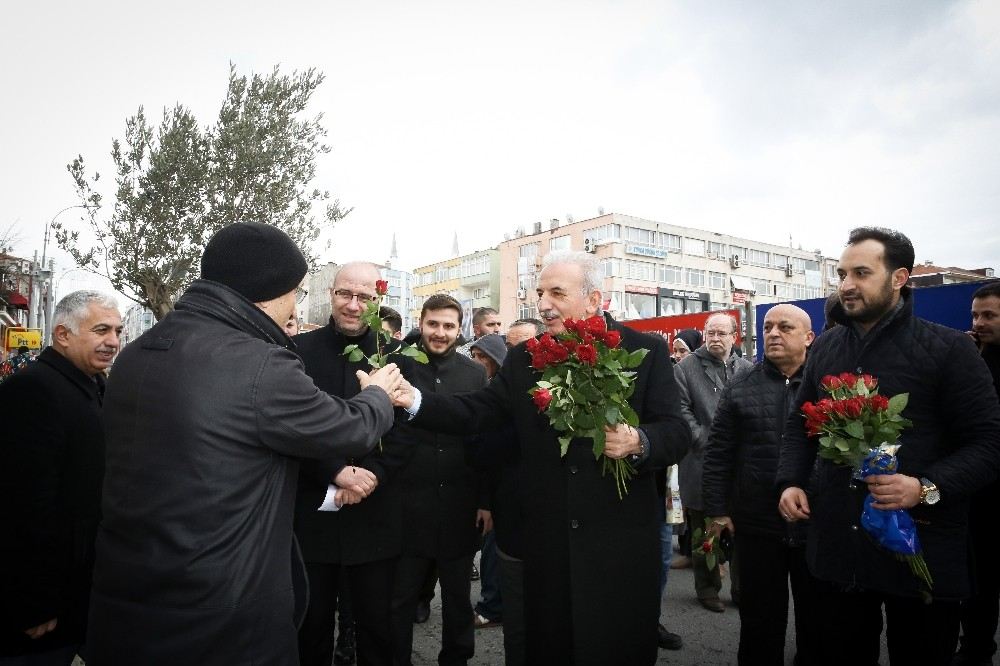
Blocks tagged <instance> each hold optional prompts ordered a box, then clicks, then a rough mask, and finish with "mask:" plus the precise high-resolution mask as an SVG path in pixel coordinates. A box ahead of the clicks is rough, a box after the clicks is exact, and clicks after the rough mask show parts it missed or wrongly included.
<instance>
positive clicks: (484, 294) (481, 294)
mask: <svg viewBox="0 0 1000 666" xmlns="http://www.w3.org/2000/svg"><path fill="white" fill-rule="evenodd" d="M489 296H490V290H489V289H487V288H486V287H479V288H478V289H473V290H472V298H474V299H477V300H478V299H480V298H489Z"/></svg>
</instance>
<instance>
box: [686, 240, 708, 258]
mask: <svg viewBox="0 0 1000 666" xmlns="http://www.w3.org/2000/svg"><path fill="white" fill-rule="evenodd" d="M684 254H690V255H694V256H696V257H704V256H705V241H703V240H701V239H700V238H685V239H684Z"/></svg>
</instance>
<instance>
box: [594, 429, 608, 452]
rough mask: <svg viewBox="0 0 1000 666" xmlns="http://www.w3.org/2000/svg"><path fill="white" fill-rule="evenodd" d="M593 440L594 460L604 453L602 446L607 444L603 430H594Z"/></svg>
mask: <svg viewBox="0 0 1000 666" xmlns="http://www.w3.org/2000/svg"><path fill="white" fill-rule="evenodd" d="M593 438H594V458H595V459H597V458H600V457H601V454H602V453H604V445H605V443H607V435H606V434H605V433H604V431H603V430H595V431H594V434H593Z"/></svg>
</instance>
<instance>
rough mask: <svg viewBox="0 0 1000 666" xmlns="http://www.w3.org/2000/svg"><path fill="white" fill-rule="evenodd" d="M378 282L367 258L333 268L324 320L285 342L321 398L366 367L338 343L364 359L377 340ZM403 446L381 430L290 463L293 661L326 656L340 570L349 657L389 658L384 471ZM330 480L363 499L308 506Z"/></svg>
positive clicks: (340, 391)
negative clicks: (352, 649) (304, 585)
mask: <svg viewBox="0 0 1000 666" xmlns="http://www.w3.org/2000/svg"><path fill="white" fill-rule="evenodd" d="M379 279H380V275H379V272H378V269H377V268H376V267H375V266H374V265H373V264H370V263H350V264H345V265H343V266H341V267H340V269H339V270H338V271H337V275H336V277H335V278H334V280H333V285H332V287H331V289H330V297H331V301H332V303H331V305H332V314H331V316H330V323H329V324H327V325H326V326H324V327H322V328H319V329H316V330H315V331H310V332H308V333H303V334H301V335H299V336H297V337H296V338H295V345H296V352H298V355H299V356H300V357H301V358H302V362H303V364H304V365H305V370H306V374H307V375H309V376H310V377H311V378H312V380H313V381H314V382H315V383H316V386H317V387H318V388H319V389H320V390H321V391H324V392H326V393H327V394H329V395H332V396H337V397H338V398H344V399H348V398H351V397H353V396H355V395H357V393H358V391H359V390H360V386H359V384H358V380H357V378H356V377H355V373H356V372H357V371H358V370H363V369H367V368H368V363H367V361H365V360H363V359H362V360H361V361H358V362H352V361H349V360H348V358H347V356H345V355H344V349H345V348H347V347H348V346H349V345H354V344H357V345H360V346H361V349H362V350H363V351H364V352H365V355H366V356H368V355H371V354H372V353H374V352H375V347H376V345H377V344H378V343H379V340H378V337H377V335H376V333H375V331H372V330H371V329H369V327H368V325H367V324H366V323H365V321H364V320H363V319H362V318H361V317H362V314H363V313H364V311H365V307H366V305H367V304H368V303H369V302H371V301H372V300H373V299H374V298H375V296H376V290H375V283H376V281H377V280H379ZM393 358H394V359H396V358H398V357H393ZM408 450H409V447H407V446H405V445H404V444H402V443H401V442H400V441H399V438H398V437H394V436H393V435H392V434H391V433H390V434H387V435H386V436H385V437H383V438H382V442H381V447H376V448H375V449H374V450H373V451H371V452H370V453H368V454H367V455H364V456H361V457H358V458H352V459H346V458H338V459H326V460H316V461H302V462H301V464H300V467H299V489H298V495H297V497H296V503H295V534H296V536H297V537H298V540H299V546H300V547H301V548H302V559H303V560H304V561H305V563H306V573H307V575H308V578H309V608H308V611H307V612H306V617H305V620H304V621H303V623H302V627H301V628H300V629H299V658H300V662H301V664H302V666H329V664H330V661H331V659H332V657H333V653H334V642H333V639H334V626H335V624H336V613H337V608H338V605H340V604H338V588H339V587H340V586H339V581H340V578H341V570H342V568H343V569H345V570H346V574H347V588H348V590H349V594H350V600H351V608H352V611H353V612H352V614H353V617H354V622H355V624H356V628H357V659H358V662H359V663H360V664H362V665H364V664H383V665H385V666H390V665H391V664H392V633H391V631H390V621H389V609H390V603H391V599H392V580H393V572H394V570H395V566H396V559H397V557H398V556H399V552H400V547H401V545H402V537H401V531H402V520H401V514H400V504H399V492H398V484H396V483H394V481H395V479H394V478H392V477H394V476H395V474H396V473H397V472H398V471H399V469H400V468H401V467H402V465H403V464H404V463H405V461H406V460H407V458H406V455H407V451H408ZM331 479H332V484H333V485H334V486H336V487H337V488H345V489H348V490H350V491H351V492H357V493H360V494H362V495H363V497H358V499H359V500H362V499H363V501H361V502H360V503H358V504H348V505H346V506H344V507H343V508H340V509H339V510H337V507H336V506H335V505H334V506H333V507H330V508H331V509H332V510H329V511H320V510H318V507H320V506H321V504H322V499H323V496H324V494H325V493H326V492H327V491H328V490H330V487H329V484H331ZM366 483H367V484H369V485H370V486H371V487H372V488H373V490H372V491H371V492H370V493H369V492H366V491H364V490H363V489H359V486H360V485H363V484H366ZM340 630H341V641H340V642H341V644H343V639H344V635H345V633H347V632H350V631H351V629H350V627H345V626H344V622H343V618H342V621H341V626H340ZM340 661H345V660H340Z"/></svg>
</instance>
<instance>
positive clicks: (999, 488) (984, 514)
mask: <svg viewBox="0 0 1000 666" xmlns="http://www.w3.org/2000/svg"><path fill="white" fill-rule="evenodd" d="M972 335H973V336H974V337H975V339H976V342H977V343H978V344H979V353H980V354H981V355H982V357H983V360H984V361H986V365H987V367H989V369H990V374H991V375H992V376H993V388H994V389H995V390H996V391H997V394H998V395H1000V282H993V283H991V284H988V285H986V286H984V287H980V288H979V289H977V290H976V293H974V294H973V295H972ZM998 506H1000V481H994V482H993V483H991V484H990V485H988V486H986V487H985V488H983V489H982V490H981V491H979V493H977V494H976V496H975V498H974V499H973V502H972V510H971V513H970V514H969V524H970V525H988V524H991V523H992V522H993V521H994V520H995V519H996V517H995V515H994V512H995V511H996V508H997V507H998ZM997 542H998V539H997V533H996V530H992V529H976V530H973V532H972V535H971V544H970V545H971V548H972V566H973V583H974V585H975V594H974V595H973V596H972V598H970V599H968V600H966V601H964V602H962V648H961V649H960V650H959V651H958V653H957V654H956V655H955V659H954V660H953V661H952V665H953V666H973V665H974V664H992V663H993V655H994V654H995V653H996V651H997V644H996V641H995V640H994V636H995V635H996V632H997V615H998V612H1000V607H998V605H1000V604H998V601H1000V569H998V568H997V566H996V563H995V562H994V559H995V557H996V553H997Z"/></svg>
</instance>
